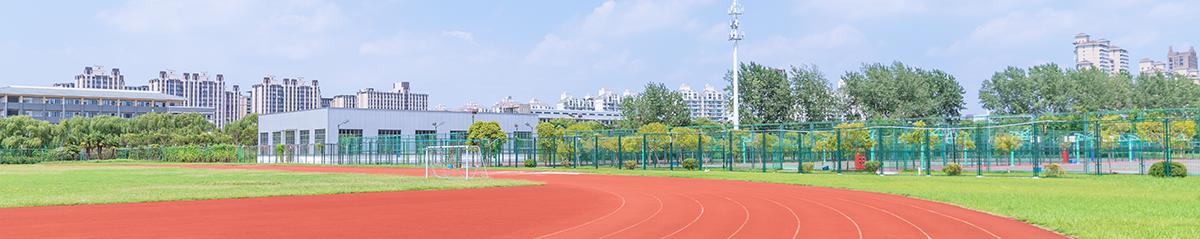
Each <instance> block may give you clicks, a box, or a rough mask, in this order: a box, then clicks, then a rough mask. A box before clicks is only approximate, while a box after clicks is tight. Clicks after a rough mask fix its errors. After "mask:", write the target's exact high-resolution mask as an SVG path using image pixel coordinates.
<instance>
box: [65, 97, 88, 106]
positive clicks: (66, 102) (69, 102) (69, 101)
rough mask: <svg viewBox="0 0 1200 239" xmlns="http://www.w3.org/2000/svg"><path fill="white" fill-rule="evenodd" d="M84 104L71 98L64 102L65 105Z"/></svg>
mask: <svg viewBox="0 0 1200 239" xmlns="http://www.w3.org/2000/svg"><path fill="white" fill-rule="evenodd" d="M82 103H83V101H81V100H79V99H70V98H68V99H66V100H64V101H63V104H68V105H78V104H82Z"/></svg>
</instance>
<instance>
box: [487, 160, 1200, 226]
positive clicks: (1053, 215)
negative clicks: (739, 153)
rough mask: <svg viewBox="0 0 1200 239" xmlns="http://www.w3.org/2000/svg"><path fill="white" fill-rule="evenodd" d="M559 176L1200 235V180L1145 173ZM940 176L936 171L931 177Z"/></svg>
mask: <svg viewBox="0 0 1200 239" xmlns="http://www.w3.org/2000/svg"><path fill="white" fill-rule="evenodd" d="M494 169H502V168H494ZM508 169H516V170H529V169H528V168H508ZM537 170H549V169H537ZM558 170H564V169H558ZM564 171H586V172H594V173H599V174H614V175H640V176H660V177H684V178H707V179H724V180H741V181H753V182H768V183H783V184H795V185H808V186H819V187H832V188H844V189H853V190H862V191H872V192H880V193H888V194H897V195H905V196H910V197H915V198H922V199H928V200H933V201H940V202H946V203H950V204H954V205H959V206H962V207H965V208H970V209H975V210H979V211H984V212H989V213H992V214H996V215H1001V216H1006V217H1012V218H1015V219H1017V220H1021V221H1025V222H1028V223H1031V224H1034V225H1038V226H1040V227H1043V228H1046V229H1049V230H1053V231H1056V232H1059V233H1062V234H1064V235H1068V236H1073V237H1079V238H1200V178H1197V177H1188V178H1173V179H1163V178H1153V177H1150V176H1142V175H1106V176H1099V177H1097V176H1090V175H1070V174H1069V175H1067V177H1066V178H1041V179H1033V178H1028V176H1030V175H1028V173H1020V174H1016V175H1008V174H1005V173H985V175H990V176H993V177H983V178H977V177H975V175H974V174H971V175H968V176H934V177H923V176H884V177H881V176H878V175H873V174H846V175H837V174H830V173H815V174H796V173H795V172H794V171H793V172H790V173H785V172H778V173H761V172H726V171H715V170H714V171H710V172H700V171H679V170H676V171H664V170H649V171H643V170H616V169H611V168H608V169H605V168H601V169H599V170H597V169H578V170H564ZM940 173H941V172H936V173H935V175H936V174H940ZM912 174H915V172H911V174H910V175H912ZM995 176H998V177H995ZM1010 176H1025V177H1010Z"/></svg>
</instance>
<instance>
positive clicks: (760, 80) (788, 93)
mask: <svg viewBox="0 0 1200 239" xmlns="http://www.w3.org/2000/svg"><path fill="white" fill-rule="evenodd" d="M725 81H726V82H729V85H728V86H726V87H725V93H726V95H730V96H732V95H734V94H733V83H734V80H733V72H732V71H730V72H728V73H726V74H725ZM737 83H738V104H739V110H738V111H739V113H738V115H739V118H740V119H739V123H740V124H758V123H780V122H790V121H792V117H791V116H792V108H793V104H794V103H795V94H793V93H792V90H791V88H790V86H791V84H789V82H788V77H787V73H785V72H783V70H780V69H775V68H771V67H768V66H764V65H759V64H758V63H754V62H750V64H744V63H742V64H740V65H739V67H738V82H737ZM729 100H730V101H729V106H730V108H732V107H733V99H732V98H730V99H729Z"/></svg>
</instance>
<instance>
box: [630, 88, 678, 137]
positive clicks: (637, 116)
mask: <svg viewBox="0 0 1200 239" xmlns="http://www.w3.org/2000/svg"><path fill="white" fill-rule="evenodd" d="M621 113H622V114H623V115H624V118H623V119H621V120H620V121H619V122H618V126H619V127H621V128H626V129H632V128H638V127H641V126H642V125H646V124H651V123H661V124H665V125H668V126H686V125H688V124H689V123H690V122H691V112H689V111H688V109H687V102H684V101H683V94H680V93H679V92H675V91H672V90H670V89H667V86H666V85H663V84H662V83H654V82H650V83H647V84H646V89H645V91H643V92H642V93H641V94H638V95H637V96H631V97H627V98H625V99H624V100H622V104H621Z"/></svg>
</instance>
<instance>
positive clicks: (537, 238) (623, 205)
mask: <svg viewBox="0 0 1200 239" xmlns="http://www.w3.org/2000/svg"><path fill="white" fill-rule="evenodd" d="M592 189H595V190H600V191H604V192H606V193H611V194H612V195H617V197H619V198H621V206H620V207H617V210H613V211H612V212H610V213H608V215H604V216H603V217H600V218H596V220H592V221H589V222H585V223H583V224H579V225H578V226H574V227H571V228H567V229H563V230H562V231H557V232H554V233H550V234H546V235H544V236H540V237H534V238H533V239H540V238H545V237H548V236H553V235H556V234H559V233H563V232H566V231H570V230H572V229H575V228H579V227H582V226H587V225H588V224H592V223H593V222H596V221H600V220H601V219H604V218H607V217H608V216H612V215H613V214H614V213H617V211H621V209H622V208H625V197H622V196H621V195H620V194H616V193H613V192H609V191H608V190H604V189H599V188H592Z"/></svg>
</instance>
